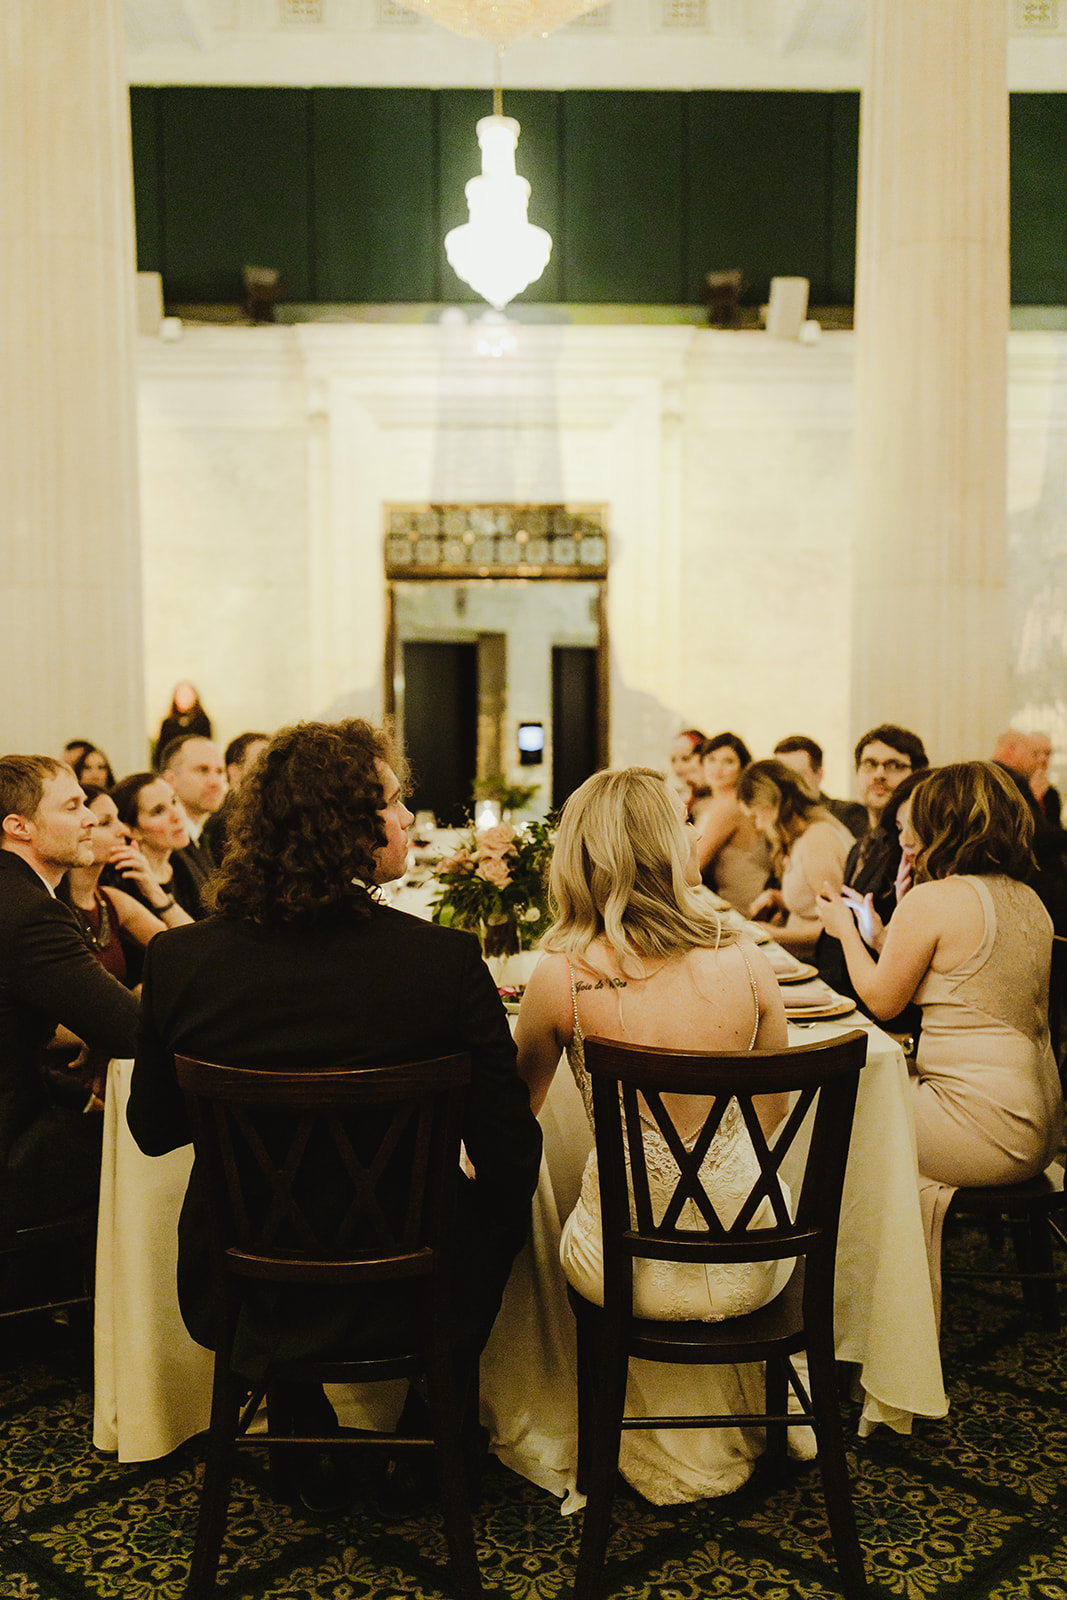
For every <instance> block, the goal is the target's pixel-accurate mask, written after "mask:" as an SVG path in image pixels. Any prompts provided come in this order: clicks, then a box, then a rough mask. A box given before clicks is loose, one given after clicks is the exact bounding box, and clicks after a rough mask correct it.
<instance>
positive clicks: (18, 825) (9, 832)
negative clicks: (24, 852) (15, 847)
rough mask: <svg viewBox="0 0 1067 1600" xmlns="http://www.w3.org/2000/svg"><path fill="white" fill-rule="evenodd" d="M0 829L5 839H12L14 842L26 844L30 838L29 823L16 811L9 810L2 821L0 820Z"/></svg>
mask: <svg viewBox="0 0 1067 1600" xmlns="http://www.w3.org/2000/svg"><path fill="white" fill-rule="evenodd" d="M0 831H2V832H3V835H4V838H5V839H12V840H14V842H15V843H16V844H26V843H28V842H29V838H30V825H29V823H28V822H27V820H26V818H25V817H24V816H22V815H21V813H20V812H18V811H9V812H8V814H7V816H6V817H5V818H4V820H3V822H0Z"/></svg>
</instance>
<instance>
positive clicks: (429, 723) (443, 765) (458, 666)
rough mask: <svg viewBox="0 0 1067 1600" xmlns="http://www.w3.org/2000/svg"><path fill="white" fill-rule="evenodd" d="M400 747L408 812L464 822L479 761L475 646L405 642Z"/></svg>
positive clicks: (444, 822) (448, 824) (443, 823)
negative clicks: (408, 774) (405, 762)
mask: <svg viewBox="0 0 1067 1600" xmlns="http://www.w3.org/2000/svg"><path fill="white" fill-rule="evenodd" d="M404 751H405V754H406V756H407V759H408V765H409V767H410V768H411V780H412V789H411V794H410V795H409V797H408V801H407V803H408V806H409V807H410V809H411V810H412V811H432V812H433V813H434V815H435V816H436V818H437V821H438V822H439V823H440V824H441V826H442V827H455V826H457V825H458V824H461V823H463V822H464V821H465V820H466V818H467V815H468V813H469V811H470V808H471V803H472V799H473V793H474V776H475V771H476V767H477V760H478V646H477V645H476V644H437V643H427V642H424V641H422V640H420V641H418V642H413V641H410V640H407V641H405V643H404Z"/></svg>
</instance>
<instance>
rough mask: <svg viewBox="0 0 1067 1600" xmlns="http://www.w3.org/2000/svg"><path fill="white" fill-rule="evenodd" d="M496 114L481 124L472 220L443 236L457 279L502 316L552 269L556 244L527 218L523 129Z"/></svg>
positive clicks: (470, 200) (470, 192)
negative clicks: (518, 156)
mask: <svg viewBox="0 0 1067 1600" xmlns="http://www.w3.org/2000/svg"><path fill="white" fill-rule="evenodd" d="M499 103H500V96H499V92H498V93H497V95H496V97H495V100H494V104H495V105H496V107H497V109H496V110H495V111H494V113H493V115H492V116H491V117H483V118H482V119H481V121H480V122H479V123H478V127H477V133H478V143H479V144H480V145H481V149H482V170H481V175H480V176H479V177H477V178H472V179H471V180H470V182H469V183H468V184H467V186H466V190H465V193H466V196H467V209H468V212H469V213H470V221H469V222H465V223H464V224H463V225H462V227H459V228H453V229H452V231H451V232H450V233H448V234H446V235H445V254H446V255H447V257H448V260H449V263H450V265H451V267H452V269H453V271H454V272H455V274H456V276H457V277H459V278H462V279H463V282H464V283H468V284H470V286H471V288H472V289H473V290H474V291H475V293H476V294H480V295H481V296H482V299H483V300H488V302H489V304H490V305H491V306H495V307H496V309H497V310H498V311H503V309H504V307H505V306H506V305H507V303H508V301H509V300H513V299H514V298H515V296H516V295H517V294H521V293H522V291H523V289H525V288H527V287H528V285H530V284H531V283H535V282H536V281H537V279H538V278H539V277H540V276H541V274H542V272H544V270H545V268H546V266H547V265H548V258H549V255H550V254H551V252H552V239H551V236H550V235H549V234H547V233H546V232H545V230H544V228H537V227H535V226H534V224H533V223H532V222H530V221H529V220H528V219H527V215H526V208H527V206H528V205H529V203H530V185H529V184H528V183H527V182H526V179H525V178H520V177H519V175H518V173H517V172H516V171H515V146H516V145H517V144H518V140H519V124H518V123H517V122H516V121H515V118H514V117H505V116H502V115H501V113H500V109H499Z"/></svg>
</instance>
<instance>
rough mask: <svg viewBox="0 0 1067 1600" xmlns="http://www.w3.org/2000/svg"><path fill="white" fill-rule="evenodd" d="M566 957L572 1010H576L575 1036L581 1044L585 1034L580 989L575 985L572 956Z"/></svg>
mask: <svg viewBox="0 0 1067 1600" xmlns="http://www.w3.org/2000/svg"><path fill="white" fill-rule="evenodd" d="M565 959H566V962H567V976H568V977H569V978H570V980H571V1010H572V1011H573V1012H574V1037H575V1038H576V1039H577V1040H578V1042H579V1044H581V1043H582V1042H583V1041H584V1039H585V1034H584V1033H583V1032H582V1025H581V1023H580V1022H579V1021H578V991H577V989H576V988H575V987H574V968H573V967H572V966H571V958H570V956H567V957H566V958H565Z"/></svg>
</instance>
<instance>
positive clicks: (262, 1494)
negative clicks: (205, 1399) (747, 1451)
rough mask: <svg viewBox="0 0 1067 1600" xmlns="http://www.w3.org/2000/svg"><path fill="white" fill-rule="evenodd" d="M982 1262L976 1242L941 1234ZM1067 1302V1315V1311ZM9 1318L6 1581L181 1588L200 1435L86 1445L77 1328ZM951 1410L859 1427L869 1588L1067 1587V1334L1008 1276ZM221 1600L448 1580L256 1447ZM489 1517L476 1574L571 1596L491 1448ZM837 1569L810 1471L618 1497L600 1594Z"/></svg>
mask: <svg viewBox="0 0 1067 1600" xmlns="http://www.w3.org/2000/svg"><path fill="white" fill-rule="evenodd" d="M946 1248H947V1250H948V1252H949V1254H950V1256H951V1257H953V1258H955V1259H956V1260H957V1262H961V1261H962V1260H963V1259H964V1258H967V1259H971V1258H975V1257H978V1256H981V1257H983V1262H982V1264H988V1262H986V1261H985V1260H984V1258H985V1257H986V1256H988V1253H989V1251H988V1246H987V1245H986V1243H985V1241H984V1240H982V1239H980V1238H979V1236H977V1235H973V1234H961V1235H957V1236H955V1237H954V1238H953V1239H951V1240H950V1241H949V1242H948V1244H947V1246H946ZM1065 1309H1067V1307H1065ZM5 1328H6V1331H0V1595H2V1596H12V1597H14V1596H18V1597H19V1600H90V1597H92V1600H100V1597H110V1596H122V1597H123V1600H149V1597H151V1600H170V1597H178V1596H180V1595H181V1594H182V1591H183V1588H184V1584H185V1578H186V1575H187V1571H188V1552H189V1549H190V1547H191V1543H192V1537H193V1528H194V1524H195V1514H196V1504H197V1486H198V1481H199V1451H198V1448H197V1443H196V1441H191V1442H190V1443H189V1444H188V1445H185V1446H183V1448H182V1449H181V1450H179V1451H177V1452H176V1453H175V1454H174V1455H173V1456H171V1457H170V1458H168V1459H167V1460H166V1461H164V1462H156V1463H152V1464H150V1465H146V1466H141V1467H130V1466H119V1465H118V1464H117V1463H116V1462H114V1461H113V1460H109V1459H107V1458H106V1457H103V1456H101V1455H99V1454H98V1453H96V1452H95V1451H94V1450H93V1448H92V1443H91V1411H92V1401H91V1391H90V1374H89V1370H88V1362H87V1358H86V1354H85V1351H84V1348H82V1349H81V1350H80V1351H79V1348H78V1343H77V1341H76V1340H75V1339H74V1338H73V1337H72V1335H71V1333H70V1331H69V1330H67V1329H64V1328H61V1327H56V1326H54V1325H52V1324H43V1323H40V1322H35V1323H31V1322H30V1321H29V1320H23V1321H21V1322H19V1323H9V1324H6V1325H5ZM943 1351H944V1357H945V1377H946V1384H947V1387H948V1390H949V1394H950V1397H951V1403H952V1410H951V1414H950V1415H949V1417H948V1418H947V1419H945V1420H944V1421H941V1422H920V1423H918V1424H917V1426H916V1430H915V1433H914V1435H913V1436H912V1437H911V1438H910V1439H905V1438H899V1437H897V1436H895V1435H893V1434H888V1433H886V1431H885V1430H884V1429H880V1430H879V1431H878V1433H877V1434H876V1435H875V1436H874V1437H873V1438H871V1439H869V1440H866V1441H862V1442H861V1441H858V1440H856V1438H855V1421H856V1413H855V1409H854V1408H851V1407H850V1408H849V1411H848V1425H849V1433H850V1437H851V1439H852V1441H853V1449H852V1451H851V1464H852V1470H853V1479H854V1486H855V1494H856V1504H857V1516H858V1520H859V1524H860V1534H861V1537H862V1539H863V1543H864V1550H865V1554H866V1558H867V1569H868V1574H869V1577H870V1579H871V1592H872V1594H873V1595H875V1596H889V1595H892V1596H897V1597H901V1600H1023V1597H1032V1600H1067V1335H1060V1334H1048V1333H1045V1332H1044V1331H1042V1330H1041V1329H1039V1328H1038V1327H1037V1326H1036V1325H1035V1324H1034V1322H1033V1321H1032V1320H1031V1319H1029V1318H1028V1317H1027V1316H1026V1314H1025V1313H1024V1312H1023V1310H1022V1306H1021V1302H1020V1300H1019V1298H1018V1289H1017V1287H1016V1286H1012V1285H993V1286H990V1285H984V1286H982V1288H980V1289H978V1288H972V1287H962V1286H959V1287H956V1286H954V1287H953V1289H952V1293H951V1299H950V1300H949V1302H948V1305H947V1307H946V1317H945V1328H944V1333H943ZM240 1471H241V1476H240V1478H239V1479H238V1480H237V1482H236V1485H235V1493H234V1499H233V1504H232V1507H231V1514H230V1521H229V1531H228V1535H227V1540H226V1544H225V1547H224V1553H223V1565H222V1568H221V1570H220V1580H219V1591H218V1592H219V1594H220V1595H221V1596H225V1597H228V1600H319V1597H321V1600H393V1597H399V1596H423V1597H426V1600H434V1597H436V1596H438V1595H448V1594H449V1593H450V1590H449V1587H448V1581H447V1574H446V1572H445V1570H444V1560H445V1557H444V1544H443V1539H442V1537H441V1533H440V1528H439V1524H438V1520H437V1517H436V1515H435V1514H432V1513H427V1514H426V1515H424V1516H420V1517H415V1518H411V1519H408V1520H406V1521H393V1522H390V1521H383V1520H382V1519H381V1518H380V1516H379V1514H378V1510H377V1507H376V1506H375V1505H374V1503H373V1495H372V1494H371V1493H368V1495H367V1498H366V1503H365V1504H364V1503H363V1502H360V1504H359V1505H358V1507H357V1509H356V1510H354V1511H353V1512H351V1513H350V1514H348V1515H347V1516H345V1517H343V1518H340V1519H337V1520H334V1521H332V1522H329V1521H324V1520H319V1519H316V1518H314V1517H310V1516H308V1515H297V1513H295V1512H294V1511H292V1510H290V1509H288V1508H286V1507H283V1506H278V1505H275V1504H273V1503H272V1502H271V1501H270V1500H269V1498H268V1496H267V1492H266V1477H265V1462H264V1461H263V1460H262V1458H261V1455H260V1453H259V1452H258V1451H257V1452H248V1453H247V1454H243V1455H242V1457H241V1459H240ZM483 1490H484V1493H483V1502H482V1506H481V1510H480V1512H479V1515H478V1530H479V1542H480V1550H481V1558H482V1571H483V1581H484V1583H485V1586H486V1590H487V1591H488V1592H495V1593H498V1594H502V1595H508V1596H511V1597H513V1600H527V1597H529V1600H534V1597H535V1596H536V1597H537V1600H554V1597H555V1596H557V1595H567V1594H568V1593H569V1590H570V1575H571V1573H572V1571H573V1562H574V1556H575V1551H576V1543H577V1536H578V1533H579V1525H580V1519H578V1518H567V1519H564V1518H562V1517H561V1516H560V1515H559V1511H558V1508H557V1504H556V1502H555V1501H554V1500H553V1499H552V1498H551V1497H550V1496H548V1495H546V1494H544V1493H543V1492H542V1491H540V1490H538V1489H535V1488H533V1487H532V1486H531V1485H529V1484H527V1483H525V1482H523V1481H521V1480H520V1479H517V1478H515V1477H514V1476H512V1475H511V1474H510V1473H509V1472H507V1471H506V1470H505V1469H504V1468H502V1467H500V1466H499V1464H497V1463H496V1462H493V1463H492V1464H491V1466H490V1468H489V1470H488V1471H487V1473H486V1477H485V1481H484V1485H483ZM838 1593H839V1591H838V1588H837V1577H836V1570H835V1567H834V1563H833V1555H832V1550H831V1547H830V1542H829V1536H828V1533H827V1528H826V1522H825V1517H824V1514H823V1508H822V1499H821V1492H820V1485H819V1478H818V1469H817V1467H815V1466H814V1465H795V1466H794V1465H790V1466H789V1467H787V1468H786V1469H784V1473H783V1475H782V1476H781V1477H780V1478H779V1479H778V1480H776V1481H774V1482H771V1481H769V1475H767V1474H764V1473H763V1472H761V1471H757V1474H756V1476H755V1477H754V1479H753V1480H752V1481H751V1482H750V1483H749V1484H748V1485H746V1486H745V1488H744V1489H743V1490H741V1491H740V1492H739V1493H738V1494H736V1495H733V1496H731V1497H730V1498H729V1499H726V1500H720V1501H715V1502H704V1503H702V1504H697V1505H691V1506H685V1507H680V1508H674V1509H670V1510H667V1511H663V1510H657V1509H656V1508H654V1507H651V1506H648V1505H646V1504H645V1503H644V1502H643V1501H640V1500H639V1499H638V1498H637V1497H636V1496H634V1495H632V1494H629V1493H627V1492H626V1491H622V1490H620V1493H619V1496H618V1499H617V1503H616V1526H615V1530H614V1533H613V1537H612V1542H611V1546H610V1553H609V1563H608V1568H607V1573H606V1582H605V1587H604V1594H605V1600H608V1597H609V1596H610V1597H620V1600H621V1597H624V1596H626V1597H637V1596H652V1597H655V1600H702V1597H705V1596H710V1597H724V1600H794V1597H797V1600H799V1597H804V1600H809V1597H810V1600H818V1597H821V1596H823V1595H826V1596H834V1595H837V1594H838Z"/></svg>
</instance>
